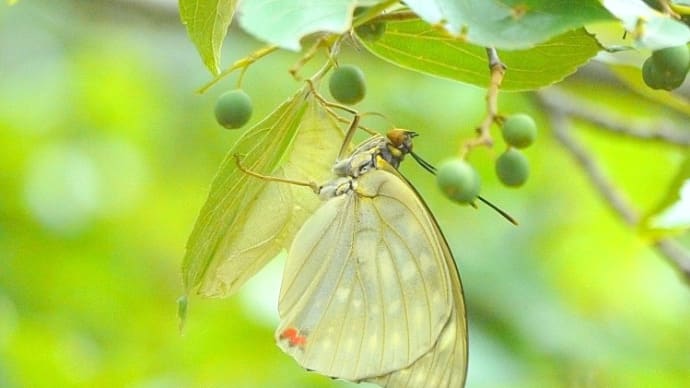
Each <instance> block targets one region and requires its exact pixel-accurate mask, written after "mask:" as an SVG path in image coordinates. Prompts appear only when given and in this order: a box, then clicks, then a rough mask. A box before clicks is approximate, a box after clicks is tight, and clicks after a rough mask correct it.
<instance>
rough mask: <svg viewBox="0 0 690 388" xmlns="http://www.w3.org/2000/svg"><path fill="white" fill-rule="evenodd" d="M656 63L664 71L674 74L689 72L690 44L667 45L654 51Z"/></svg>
mask: <svg viewBox="0 0 690 388" xmlns="http://www.w3.org/2000/svg"><path fill="white" fill-rule="evenodd" d="M652 59H653V60H654V64H655V65H656V66H657V67H658V68H659V69H660V70H662V71H665V72H670V73H673V74H677V75H680V74H683V75H685V74H686V73H687V72H688V67H689V66H690V51H688V46H686V45H682V46H675V47H667V48H664V49H661V50H657V51H654V52H653V53H652Z"/></svg>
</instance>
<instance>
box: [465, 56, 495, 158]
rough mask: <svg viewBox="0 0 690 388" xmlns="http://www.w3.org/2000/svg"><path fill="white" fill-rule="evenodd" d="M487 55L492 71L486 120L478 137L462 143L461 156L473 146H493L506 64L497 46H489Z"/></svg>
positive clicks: (480, 127)
mask: <svg viewBox="0 0 690 388" xmlns="http://www.w3.org/2000/svg"><path fill="white" fill-rule="evenodd" d="M486 55H487V57H488V59H489V69H490V71H491V78H490V80H489V87H488V88H487V90H486V116H484V120H483V121H482V122H481V124H480V125H479V127H478V128H477V137H475V138H474V139H470V140H468V141H467V142H465V143H464V144H463V145H462V149H461V150H460V157H461V158H464V157H465V155H467V153H468V152H470V150H472V149H473V148H476V147H481V146H486V147H491V146H492V145H493V139H492V138H491V125H492V124H493V123H494V122H496V120H497V119H498V92H499V89H500V88H501V82H503V77H504V76H505V72H506V65H505V64H504V63H503V62H501V59H500V58H499V57H498V52H497V51H496V49H495V48H493V47H487V48H486Z"/></svg>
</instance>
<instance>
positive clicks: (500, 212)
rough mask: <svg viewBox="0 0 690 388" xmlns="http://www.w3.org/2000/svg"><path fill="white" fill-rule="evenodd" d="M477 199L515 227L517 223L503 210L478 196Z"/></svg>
mask: <svg viewBox="0 0 690 388" xmlns="http://www.w3.org/2000/svg"><path fill="white" fill-rule="evenodd" d="M477 199H479V200H480V201H482V202H484V203H485V204H486V205H487V206H488V207H490V208H492V209H494V211H496V213H498V214H500V215H501V216H502V217H503V218H505V219H506V220H507V221H508V222H510V223H511V224H513V225H515V226H517V225H518V222H517V220H515V218H513V217H512V216H511V215H510V214H508V213H507V212H506V211H505V210H503V209H501V208H500V207H498V206H496V205H494V204H493V203H491V202H490V201H489V200H488V199H486V198H484V197H482V196H481V195H478V196H477Z"/></svg>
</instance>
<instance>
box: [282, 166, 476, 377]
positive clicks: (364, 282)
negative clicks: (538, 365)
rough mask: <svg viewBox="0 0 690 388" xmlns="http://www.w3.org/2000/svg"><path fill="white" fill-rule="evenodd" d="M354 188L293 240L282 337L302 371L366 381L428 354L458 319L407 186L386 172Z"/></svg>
mask: <svg viewBox="0 0 690 388" xmlns="http://www.w3.org/2000/svg"><path fill="white" fill-rule="evenodd" d="M356 185H357V188H356V190H354V191H351V192H349V193H347V194H344V195H340V196H337V197H334V198H332V199H330V200H328V201H327V202H326V203H325V204H324V205H322V207H321V208H319V209H318V210H317V211H316V213H314V215H313V216H312V217H311V218H309V219H308V220H307V222H306V223H305V224H304V225H303V227H302V228H301V229H300V231H299V232H298V233H297V235H296V236H295V239H294V241H293V245H292V247H291V249H290V252H289V254H288V259H287V263H286V267H285V273H284V276H283V284H282V287H281V295H280V301H279V313H280V317H281V324H280V326H279V328H278V330H277V332H276V338H277V340H278V344H279V346H280V347H281V348H282V349H283V350H284V351H285V352H286V353H288V354H290V355H292V356H293V357H294V358H295V359H296V360H297V362H298V363H299V364H300V365H302V366H303V367H305V368H307V369H309V370H315V371H317V372H319V373H322V374H325V375H328V376H332V377H338V378H343V379H347V380H354V381H359V380H363V379H367V378H374V377H377V376H382V375H387V374H390V373H392V372H395V371H398V370H400V369H404V368H407V367H409V366H410V365H412V364H413V363H414V362H415V361H417V360H418V359H419V358H420V357H422V356H423V355H424V354H427V353H429V351H430V350H431V349H432V348H433V347H434V346H435V345H436V344H437V342H438V341H437V340H438V338H439V335H440V334H441V332H442V330H445V328H446V327H448V323H449V318H450V317H451V315H452V314H453V311H452V310H453V308H454V306H453V300H454V299H455V296H454V295H453V290H452V288H451V283H452V282H453V281H455V280H456V279H455V278H454V276H456V275H457V274H454V273H453V272H452V271H450V269H453V270H454V268H451V267H449V266H448V262H447V256H448V252H447V245H445V242H444V241H443V237H442V236H441V235H440V234H439V233H438V230H437V228H436V227H435V224H434V223H433V219H430V215H429V213H428V210H427V209H426V208H425V206H424V204H423V203H422V202H420V201H419V199H417V195H416V193H415V192H414V190H412V188H411V187H410V186H408V185H407V184H406V183H405V182H404V181H403V180H401V179H400V178H399V177H398V176H396V175H394V174H392V173H390V172H387V171H382V170H375V171H371V172H368V173H366V174H364V175H363V176H361V177H360V178H359V179H358V180H357V181H356ZM451 260H452V258H451ZM463 314H464V309H463ZM463 316H464V315H463Z"/></svg>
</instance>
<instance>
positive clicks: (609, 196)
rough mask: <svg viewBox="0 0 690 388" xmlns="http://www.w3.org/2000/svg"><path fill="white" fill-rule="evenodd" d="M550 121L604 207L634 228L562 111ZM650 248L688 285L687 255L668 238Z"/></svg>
mask: <svg viewBox="0 0 690 388" xmlns="http://www.w3.org/2000/svg"><path fill="white" fill-rule="evenodd" d="M550 120H551V128H552V129H553V132H554V135H555V136H556V139H557V140H558V141H559V142H560V143H561V145H563V147H564V148H565V149H566V150H567V151H568V152H570V153H571V154H572V155H573V157H574V158H575V160H576V161H577V163H578V164H579V165H580V167H582V169H583V171H584V172H585V174H586V175H587V177H588V178H589V180H590V181H591V182H592V184H593V185H594V188H595V189H596V190H597V192H598V193H599V195H601V196H602V197H603V198H604V201H605V202H606V204H608V205H609V207H611V209H612V210H613V211H614V212H615V213H616V214H617V215H618V216H619V217H620V218H621V219H623V221H625V223H626V224H627V225H629V226H631V227H636V226H637V225H638V223H639V221H640V216H639V214H638V213H637V211H636V210H635V209H634V208H633V206H632V205H631V204H630V203H629V202H628V200H627V199H626V198H625V197H624V196H623V194H622V193H621V192H619V191H618V190H617V189H616V188H615V187H614V186H613V184H611V182H610V181H609V180H608V179H607V177H606V175H605V174H604V171H603V170H602V169H601V168H600V167H599V165H598V163H597V162H596V160H595V159H594V158H593V157H592V156H591V155H590V153H589V152H588V151H587V149H586V148H585V147H584V146H583V145H582V144H581V143H579V142H578V141H577V140H575V138H574V137H573V136H572V135H571V134H570V121H569V119H568V117H567V116H566V115H565V114H564V113H563V112H558V111H554V112H553V113H552V114H551V115H550ZM653 247H654V248H655V250H656V251H657V252H658V253H659V254H661V255H662V256H663V257H665V258H666V259H667V260H668V262H669V263H671V264H672V265H673V267H674V268H675V269H676V270H677V271H678V272H679V273H680V274H681V275H682V276H683V279H684V280H685V281H686V282H688V283H690V252H688V251H686V250H685V249H683V247H682V246H681V245H679V244H678V243H676V242H675V241H673V240H672V239H669V238H664V239H660V240H657V241H656V242H654V244H653Z"/></svg>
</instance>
